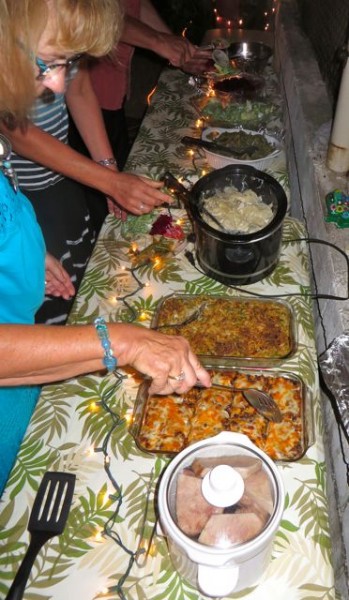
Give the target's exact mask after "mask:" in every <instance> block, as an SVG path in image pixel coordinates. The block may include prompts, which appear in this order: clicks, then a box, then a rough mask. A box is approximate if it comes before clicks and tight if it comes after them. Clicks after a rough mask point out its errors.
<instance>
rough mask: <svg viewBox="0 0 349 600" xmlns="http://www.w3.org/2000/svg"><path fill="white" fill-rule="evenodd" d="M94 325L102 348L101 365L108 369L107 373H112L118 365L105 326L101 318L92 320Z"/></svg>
mask: <svg viewBox="0 0 349 600" xmlns="http://www.w3.org/2000/svg"><path fill="white" fill-rule="evenodd" d="M94 325H95V328H96V331H97V335H98V337H99V339H100V340H101V344H102V348H103V350H104V357H103V364H104V366H105V367H106V368H107V369H108V371H114V369H115V368H116V366H117V364H118V361H117V360H116V358H115V356H114V355H113V350H112V348H111V344H110V339H109V333H108V327H107V324H106V322H105V320H104V319H103V317H97V318H96V319H95V320H94Z"/></svg>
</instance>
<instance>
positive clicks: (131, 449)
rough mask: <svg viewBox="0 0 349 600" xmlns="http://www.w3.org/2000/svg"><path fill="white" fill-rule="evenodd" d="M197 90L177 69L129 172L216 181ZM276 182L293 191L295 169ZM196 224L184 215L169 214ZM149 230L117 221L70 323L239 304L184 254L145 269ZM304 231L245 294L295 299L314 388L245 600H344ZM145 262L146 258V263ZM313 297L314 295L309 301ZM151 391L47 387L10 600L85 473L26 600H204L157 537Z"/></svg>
mask: <svg viewBox="0 0 349 600" xmlns="http://www.w3.org/2000/svg"><path fill="white" fill-rule="evenodd" d="M193 94H195V90H194V88H193V87H192V86H190V85H189V84H188V77H187V76H186V75H184V74H183V73H181V72H180V71H177V70H172V69H168V70H165V71H164V72H163V74H162V75H161V78H160V81H159V84H158V87H157V91H156V93H155V94H154V96H153V98H152V102H151V105H150V107H149V109H148V111H147V114H146V116H145V119H144V121H143V123H142V126H141V129H140V131H139V135H138V137H137V139H136V142H135V144H134V147H133V149H132V152H131V155H130V158H129V161H128V165H127V168H128V169H129V170H133V171H136V172H138V173H145V174H147V175H150V176H153V177H159V176H161V174H162V173H163V172H164V171H165V170H168V169H170V170H171V171H172V172H173V173H174V175H176V176H180V177H182V178H184V179H187V181H191V182H193V181H195V180H196V179H197V178H198V177H199V176H201V174H202V171H203V170H206V171H207V170H208V165H207V164H206V163H205V159H204V156H203V155H202V154H200V153H199V154H198V153H195V154H194V156H193V155H191V154H190V153H189V154H188V149H186V148H185V147H184V146H182V145H181V143H180V139H181V137H182V136H183V135H191V134H193V133H195V127H196V124H195V123H196V118H197V115H196V114H195V111H194V110H193V108H192V106H191V102H190V100H191V98H192V97H193ZM272 174H273V175H274V176H275V177H277V178H278V180H279V181H280V182H281V183H282V185H284V187H285V189H287V174H286V167H285V160H284V157H282V158H281V160H279V162H278V163H276V164H275V166H274V169H273V171H272ZM171 210H172V214H174V215H175V216H178V218H179V219H185V211H184V210H183V209H182V208H181V207H178V208H175V209H171ZM157 214H158V211H156V212H155V213H154V214H153V215H152V216H151V217H149V216H144V217H140V218H138V219H137V218H135V217H130V218H129V219H128V220H127V222H126V223H119V222H118V221H116V220H115V219H114V218H113V217H108V218H107V220H106V222H105V224H104V227H103V229H102V231H101V234H100V237H99V239H98V242H97V245H96V247H95V250H94V253H93V256H92V259H91V261H90V264H89V266H88V269H87V271H86V274H85V277H84V280H83V283H82V286H81V288H80V290H79V294H78V298H77V301H76V303H75V306H74V309H73V313H72V315H71V319H70V320H71V322H72V323H87V322H91V321H92V320H93V319H94V318H95V317H96V316H98V315H103V316H105V317H106V318H107V319H108V320H111V321H124V322H128V321H130V322H136V323H139V324H142V325H145V326H147V325H149V323H150V320H151V317H152V315H153V313H154V310H155V308H156V306H157V303H158V301H159V300H160V299H161V298H163V296H165V295H168V294H171V293H173V292H184V293H190V294H199V293H208V294H221V293H227V294H229V295H241V292H238V291H235V290H232V289H227V288H225V286H224V285H222V284H220V283H218V282H216V281H214V280H212V279H209V278H208V277H206V276H204V275H203V274H202V273H200V272H198V271H197V270H196V268H195V265H193V264H192V263H191V262H190V261H188V258H187V256H188V253H187V254H186V253H185V251H186V250H188V249H189V250H190V251H192V248H191V246H190V243H189V244H188V245H187V246H186V248H183V247H182V248H180V247H179V249H178V250H179V251H178V253H177V254H171V253H170V254H161V252H160V251H159V249H158V248H155V251H154V252H152V253H151V254H150V258H151V259H150V260H148V261H146V262H145V263H144V262H141V263H140V264H139V265H138V266H137V265H136V264H135V262H134V256H135V253H138V252H139V251H142V250H145V249H149V246H150V245H151V243H152V241H153V240H152V238H151V236H150V235H149V233H147V230H148V229H149V223H150V221H151V220H153V221H154V220H155V219H156V217H157ZM305 235H306V234H305V231H304V230H303V226H302V224H301V223H300V222H298V221H296V220H294V219H292V218H290V217H287V218H286V221H285V227H284V233H283V245H282V253H281V258H280V262H279V265H278V267H277V268H276V270H275V271H274V272H273V273H272V274H271V275H270V276H269V277H268V278H267V279H266V280H264V281H262V282H259V283H256V284H254V285H252V286H247V287H246V288H245V291H246V292H247V291H248V290H252V291H254V292H257V293H261V294H267V295H275V296H277V295H283V294H292V295H291V296H289V297H287V300H288V302H289V303H290V304H291V306H292V308H293V310H294V312H295V315H296V322H297V339H298V344H297V351H296V353H295V354H294V356H293V357H292V358H290V359H289V360H285V361H284V362H283V364H282V365H281V368H282V370H284V371H291V372H293V373H296V374H298V375H299V376H301V377H302V379H303V380H304V382H305V383H306V385H307V386H308V388H309V390H310V392H311V396H312V413H313V428H314V443H313V444H312V445H311V446H310V447H309V449H308V451H307V452H306V454H305V455H304V456H303V457H302V458H301V459H300V460H298V461H296V462H292V463H284V464H280V465H279V468H280V471H281V475H282V477H283V480H284V484H285V490H286V503H285V512H284V515H283V519H282V522H281V526H280V529H279V531H278V533H277V535H276V538H275V542H274V547H273V560H272V561H271V563H270V566H269V568H268V569H267V571H266V572H265V575H264V576H263V579H262V581H261V583H260V584H259V586H257V587H255V588H253V589H250V590H247V591H244V592H240V593H237V594H235V595H233V596H232V597H233V598H246V599H249V600H250V599H251V600H265V599H266V598H268V597H270V598H273V599H274V600H277V599H280V600H281V599H282V600H283V599H284V597H286V596H287V597H288V598H297V599H299V600H301V599H304V600H306V599H315V598H326V599H327V600H330V599H334V598H335V597H336V596H335V591H334V577H333V569H332V566H331V543H330V535H329V523H328V512H327V503H326V494H325V478H326V474H325V465H324V452H323V441H322V423H321V413H320V406H319V386H318V380H317V356H316V348H315V341H314V330H313V318H312V303H311V300H310V299H309V297H307V296H306V295H304V294H306V293H307V292H309V285H310V283H309V281H310V277H309V265H308V255H307V247H306V244H305V243H304V242H288V241H287V240H293V239H296V238H301V237H304V236H305ZM146 251H147V250H146ZM302 294H303V295H302ZM139 381H140V380H139V379H138V378H137V376H136V374H134V373H132V371H130V370H124V371H121V370H120V372H119V376H117V377H116V376H114V375H105V374H103V373H100V374H94V375H86V376H83V377H79V378H77V379H73V380H70V381H67V382H64V383H59V384H57V385H48V386H45V387H44V389H43V391H42V394H41V396H40V399H39V402H38V405H37V408H36V410H35V412H34V414H33V417H32V419H31V423H30V426H29V429H28V431H27V435H26V437H25V439H24V441H23V443H22V446H21V449H20V452H19V455H18V459H17V462H16V464H15V467H14V469H13V471H12V474H11V477H10V480H9V482H8V485H7V488H6V490H5V493H4V495H3V497H2V500H1V504H0V527H1V532H0V539H1V559H0V560H1V564H2V568H1V572H2V574H1V575H0V596H1V597H3V596H5V592H6V589H7V588H8V587H9V585H10V583H11V581H12V579H13V577H14V574H15V573H16V571H17V569H18V567H19V564H20V561H21V559H22V557H23V555H24V552H25V549H26V547H27V544H28V541H29V534H28V532H27V524H28V518H29V513H30V508H31V506H32V504H33V501H34V498H35V494H36V491H37V488H38V486H39V484H40V481H41V479H42V477H43V475H44V473H45V472H46V471H48V470H59V471H67V472H71V473H74V474H76V476H77V481H76V488H75V494H74V501H73V505H72V509H71V512H70V515H69V519H68V523H67V526H66V528H65V532H64V534H63V535H62V536H60V537H59V538H53V539H52V540H51V541H50V542H49V543H48V544H46V546H44V548H43V549H42V550H41V552H40V555H39V558H38V559H37V561H36V562H35V565H34V567H33V570H32V573H31V578H30V581H29V584H28V587H27V590H26V592H25V595H24V598H26V599H27V600H34V598H35V600H44V599H47V598H50V599H53V600H66V599H67V598H71V597H72V596H73V595H76V596H78V597H80V598H83V599H84V600H92V599H95V598H118V597H121V598H127V599H130V600H136V599H143V598H144V599H147V600H150V599H151V600H162V599H166V600H172V599H173V600H174V599H178V600H179V599H181V600H199V599H201V598H203V596H202V595H201V594H200V593H199V592H198V591H197V590H195V589H193V588H192V587H191V586H190V585H189V584H188V583H186V582H185V581H184V580H182V579H181V578H180V576H179V575H178V574H177V572H176V571H175V570H174V569H173V567H172V564H171V561H170V558H169V554H168V550H167V545H166V540H165V539H164V538H162V537H161V536H160V535H158V533H157V531H156V530H155V529H154V523H155V521H156V513H155V503H154V498H155V496H156V486H157V482H158V479H159V476H160V474H161V472H162V471H163V469H164V468H165V467H166V465H167V464H168V462H169V460H170V459H169V458H166V457H164V456H161V455H152V454H146V453H144V452H141V451H140V450H139V449H138V447H137V445H136V443H135V441H134V439H133V437H132V435H131V434H130V432H129V426H130V423H131V420H132V409H133V406H134V402H135V398H136V394H137V389H138V386H139Z"/></svg>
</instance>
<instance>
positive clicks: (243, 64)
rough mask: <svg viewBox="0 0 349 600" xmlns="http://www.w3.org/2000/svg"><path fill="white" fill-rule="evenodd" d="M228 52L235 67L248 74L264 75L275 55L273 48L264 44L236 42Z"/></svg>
mask: <svg viewBox="0 0 349 600" xmlns="http://www.w3.org/2000/svg"><path fill="white" fill-rule="evenodd" d="M227 52H228V56H229V58H230V59H231V60H233V61H234V64H235V66H236V67H237V68H238V69H241V70H242V71H245V72H247V73H262V71H263V70H264V69H265V67H266V66H267V64H268V60H269V59H270V57H271V56H272V54H273V50H272V48H271V47H270V46H267V45H266V44H263V43H262V42H234V43H232V44H230V46H229V48H228V50H227Z"/></svg>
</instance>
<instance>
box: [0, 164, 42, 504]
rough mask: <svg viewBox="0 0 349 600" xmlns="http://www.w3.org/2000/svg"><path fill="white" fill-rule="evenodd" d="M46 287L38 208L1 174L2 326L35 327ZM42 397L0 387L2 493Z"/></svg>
mask: <svg viewBox="0 0 349 600" xmlns="http://www.w3.org/2000/svg"><path fill="white" fill-rule="evenodd" d="M44 289H45V243H44V239H43V236H42V233H41V229H40V227H39V225H38V223H37V221H36V217H35V213H34V210H33V208H32V205H31V203H30V202H29V200H28V199H27V198H26V197H25V196H24V195H23V194H22V193H21V192H20V191H18V192H17V193H15V191H14V189H13V188H12V186H11V184H10V182H9V181H8V179H7V178H6V177H5V175H4V174H3V173H2V172H1V171H0V323H2V324H4V323H14V324H33V323H34V317H35V313H36V311H37V310H38V308H39V306H40V305H41V303H42V302H43V299H44ZM14 341H15V342H16V344H19V345H20V344H21V340H20V339H14ZM39 393H40V388H39V387H38V386H18V387H0V495H1V493H2V491H3V488H4V485H5V483H6V480H7V478H8V475H9V472H10V470H11V468H12V466H13V464H14V461H15V459H16V456H17V452H18V449H19V446H20V443H21V441H22V439H23V436H24V434H25V431H26V428H27V425H28V422H29V420H30V417H31V415H32V412H33V410H34V407H35V404H36V401H37V398H38V396H39Z"/></svg>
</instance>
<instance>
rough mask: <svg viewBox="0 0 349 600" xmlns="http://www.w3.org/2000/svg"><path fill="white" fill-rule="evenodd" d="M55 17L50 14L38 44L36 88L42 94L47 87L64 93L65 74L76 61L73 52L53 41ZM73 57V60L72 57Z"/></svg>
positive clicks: (38, 93)
mask: <svg viewBox="0 0 349 600" xmlns="http://www.w3.org/2000/svg"><path fill="white" fill-rule="evenodd" d="M52 32H53V17H52V14H51V15H49V19H48V22H47V26H46V28H45V30H44V31H43V33H42V35H41V37H40V39H39V44H38V49H37V54H36V66H35V69H36V89H37V95H38V96H40V95H41V94H42V93H43V92H44V90H45V89H46V88H48V89H50V90H52V91H53V92H55V93H64V91H65V75H66V70H67V68H69V66H70V64H71V62H74V58H73V56H72V54H69V53H64V54H62V52H61V51H59V49H58V48H57V46H55V45H54V43H52V41H50V40H52V39H53V38H54V35H53V33H52ZM72 58H73V61H71V60H70V59H72Z"/></svg>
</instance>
